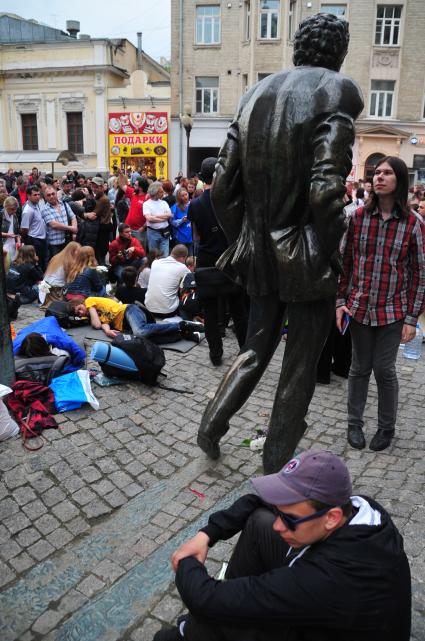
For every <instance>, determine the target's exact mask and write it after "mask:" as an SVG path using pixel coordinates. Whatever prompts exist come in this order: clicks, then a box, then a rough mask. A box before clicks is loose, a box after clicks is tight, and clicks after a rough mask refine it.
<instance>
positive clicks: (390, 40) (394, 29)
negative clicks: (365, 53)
mask: <svg viewBox="0 0 425 641" xmlns="http://www.w3.org/2000/svg"><path fill="white" fill-rule="evenodd" d="M400 22H401V7H400V6H396V5H381V6H378V7H377V9H376V27H375V45H381V46H382V45H384V46H385V45H389V46H396V45H398V44H399V40H400Z"/></svg>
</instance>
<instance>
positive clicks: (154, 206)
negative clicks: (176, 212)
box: [143, 198, 171, 229]
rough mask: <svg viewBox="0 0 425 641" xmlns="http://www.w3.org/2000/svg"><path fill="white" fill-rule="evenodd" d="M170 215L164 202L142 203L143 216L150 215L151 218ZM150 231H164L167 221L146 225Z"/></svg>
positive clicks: (149, 201) (151, 201) (146, 201)
mask: <svg viewBox="0 0 425 641" xmlns="http://www.w3.org/2000/svg"><path fill="white" fill-rule="evenodd" d="M166 213H171V212H170V208H169V206H168V203H166V202H165V200H152V199H151V198H150V199H149V200H145V202H144V203H143V215H144V216H146V214H150V215H151V216H158V215H159V214H160V215H162V214H166ZM146 224H147V226H148V227H150V228H151V229H165V228H166V227H168V221H167V220H166V221H162V222H160V223H150V222H147V223H146Z"/></svg>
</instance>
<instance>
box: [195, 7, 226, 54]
mask: <svg viewBox="0 0 425 641" xmlns="http://www.w3.org/2000/svg"><path fill="white" fill-rule="evenodd" d="M195 42H196V44H198V45H216V44H220V7H219V6H218V5H202V6H199V7H196V38H195Z"/></svg>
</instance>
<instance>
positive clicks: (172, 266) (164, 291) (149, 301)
mask: <svg viewBox="0 0 425 641" xmlns="http://www.w3.org/2000/svg"><path fill="white" fill-rule="evenodd" d="M186 258H187V247H185V245H176V246H175V247H173V249H172V250H171V254H170V256H167V258H160V259H159V260H155V261H154V262H153V263H152V267H151V273H150V277H149V285H148V291H147V292H146V296H145V305H146V307H147V308H148V310H149V311H150V312H151V313H152V314H155V316H157V317H158V318H169V317H170V316H175V315H176V314H178V311H179V302H180V301H179V287H180V283H181V281H182V279H183V278H184V277H185V276H186V274H188V273H189V269H188V268H187V267H186V265H185V262H186Z"/></svg>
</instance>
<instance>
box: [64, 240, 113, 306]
mask: <svg viewBox="0 0 425 641" xmlns="http://www.w3.org/2000/svg"><path fill="white" fill-rule="evenodd" d="M96 268H97V261H96V258H95V255H94V250H93V247H80V248H79V249H78V252H77V256H76V258H75V262H74V264H73V265H72V266H71V268H70V270H69V272H68V276H67V281H66V287H65V298H66V300H72V299H74V298H85V297H88V296H93V295H95V296H105V294H106V289H105V285H104V284H103V282H102V279H101V278H100V276H99V273H98V271H97V269H96Z"/></svg>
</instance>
